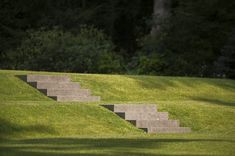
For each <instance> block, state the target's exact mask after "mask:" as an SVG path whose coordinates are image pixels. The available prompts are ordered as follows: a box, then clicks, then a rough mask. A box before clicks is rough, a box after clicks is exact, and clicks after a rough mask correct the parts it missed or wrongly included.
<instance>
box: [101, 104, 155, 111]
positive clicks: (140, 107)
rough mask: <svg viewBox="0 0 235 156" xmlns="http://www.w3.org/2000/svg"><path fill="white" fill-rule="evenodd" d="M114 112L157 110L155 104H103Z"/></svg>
mask: <svg viewBox="0 0 235 156" xmlns="http://www.w3.org/2000/svg"><path fill="white" fill-rule="evenodd" d="M102 106H103V107H105V108H107V109H109V110H111V111H113V112H156V111H157V107H156V105H154V104H110V105H102Z"/></svg>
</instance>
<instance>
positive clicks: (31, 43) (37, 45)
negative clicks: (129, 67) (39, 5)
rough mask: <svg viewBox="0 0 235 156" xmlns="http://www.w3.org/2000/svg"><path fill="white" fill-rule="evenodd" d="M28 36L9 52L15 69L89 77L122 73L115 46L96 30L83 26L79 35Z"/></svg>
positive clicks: (46, 32) (47, 32)
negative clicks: (87, 74)
mask: <svg viewBox="0 0 235 156" xmlns="http://www.w3.org/2000/svg"><path fill="white" fill-rule="evenodd" d="M28 34H29V35H28V37H27V38H26V39H25V40H24V41H23V42H22V44H21V46H20V47H18V48H17V49H16V50H14V51H9V52H7V55H9V56H8V58H10V60H9V66H10V67H11V68H13V69H29V70H45V71H68V72H69V71H70V72H90V73H94V72H99V73H115V72H119V71H120V70H121V63H120V60H121V59H120V57H118V56H117V55H116V54H115V53H114V52H113V49H114V45H113V43H112V42H111V41H110V40H109V39H108V37H107V36H106V35H104V34H103V33H102V32H101V31H99V30H97V29H96V28H93V27H86V26H84V27H82V28H81V31H80V33H79V34H77V35H73V34H71V33H69V32H63V31H61V30H59V29H56V28H55V29H52V30H44V29H41V30H39V31H29V32H28Z"/></svg>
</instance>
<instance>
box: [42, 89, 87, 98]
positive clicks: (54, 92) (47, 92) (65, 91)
mask: <svg viewBox="0 0 235 156" xmlns="http://www.w3.org/2000/svg"><path fill="white" fill-rule="evenodd" d="M39 90H40V91H41V92H42V93H44V94H45V95H47V96H58V95H66V96H67V95H70V96H79V95H82V96H89V95H90V90H89V89H76V88H75V89H63V88H61V89H39Z"/></svg>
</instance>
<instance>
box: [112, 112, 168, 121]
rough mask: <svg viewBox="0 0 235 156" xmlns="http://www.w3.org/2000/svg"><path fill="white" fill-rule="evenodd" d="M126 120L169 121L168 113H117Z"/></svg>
mask: <svg viewBox="0 0 235 156" xmlns="http://www.w3.org/2000/svg"><path fill="white" fill-rule="evenodd" d="M115 113H116V114H117V115H118V116H120V117H121V118H123V119H125V120H168V112H155V113H142V112H141V113H136V112H115Z"/></svg>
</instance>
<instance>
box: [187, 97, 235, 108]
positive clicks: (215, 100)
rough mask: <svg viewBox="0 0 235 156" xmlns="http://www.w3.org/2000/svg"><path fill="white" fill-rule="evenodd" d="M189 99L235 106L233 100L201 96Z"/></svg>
mask: <svg viewBox="0 0 235 156" xmlns="http://www.w3.org/2000/svg"><path fill="white" fill-rule="evenodd" d="M191 99H192V100H194V101H200V102H206V103H209V104H215V105H221V106H231V107H235V102H226V101H222V100H217V99H209V98H202V97H192V98H191Z"/></svg>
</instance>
